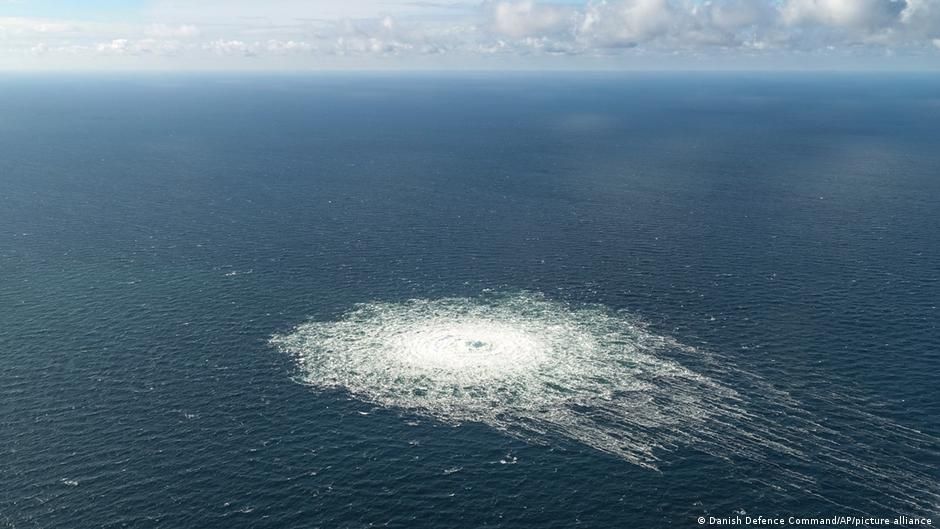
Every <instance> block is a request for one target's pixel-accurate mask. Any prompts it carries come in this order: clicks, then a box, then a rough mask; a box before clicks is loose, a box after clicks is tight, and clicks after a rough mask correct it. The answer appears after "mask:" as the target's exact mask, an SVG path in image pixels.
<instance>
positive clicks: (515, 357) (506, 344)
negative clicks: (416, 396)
mask: <svg viewBox="0 0 940 529" xmlns="http://www.w3.org/2000/svg"><path fill="white" fill-rule="evenodd" d="M389 347H390V348H391V349H392V350H391V351H390V352H391V353H392V354H393V356H395V357H397V358H398V359H399V360H400V361H401V362H403V363H407V364H410V365H412V366H415V367H419V368H424V369H432V370H452V371H463V370H472V371H474V372H475V373H476V374H489V375H492V376H499V375H501V374H504V373H506V372H509V371H518V370H520V369H528V368H532V367H534V366H536V365H538V364H539V363H541V361H542V360H543V359H544V358H545V355H546V353H547V348H548V347H549V344H548V343H546V342H545V340H543V339H541V338H540V337H539V336H538V335H537V334H536V333H533V332H531V331H529V330H527V329H525V328H524V326H521V325H513V324H508V323H501V322H495V321H486V320H469V321H452V320H431V321H427V322H422V323H420V324H418V325H416V326H415V327H414V328H412V329H408V330H405V331H403V332H401V333H400V334H398V335H397V336H396V337H395V338H394V339H393V340H392V343H390V344H389Z"/></svg>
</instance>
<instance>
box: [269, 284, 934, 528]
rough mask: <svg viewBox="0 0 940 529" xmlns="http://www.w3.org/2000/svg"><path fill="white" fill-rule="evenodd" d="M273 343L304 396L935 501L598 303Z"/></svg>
mask: <svg viewBox="0 0 940 529" xmlns="http://www.w3.org/2000/svg"><path fill="white" fill-rule="evenodd" d="M272 342H273V343H274V344H275V345H276V346H278V347H279V348H280V349H282V350H284V351H287V352H289V353H291V354H293V355H295V358H296V359H297V362H298V365H299V366H300V368H301V372H302V379H303V380H304V381H305V382H306V383H309V384H311V385H312V386H314V387H317V388H323V389H326V388H337V389H342V390H345V391H348V392H349V393H350V394H352V395H353V396H355V397H356V398H358V399H361V400H363V401H367V402H370V403H374V404H378V405H381V406H385V407H391V408H397V409H402V410H407V411H410V412H412V413H416V414H421V415H426V416H430V417H434V418H436V419H438V420H441V421H445V422H450V423H461V422H469V421H473V422H481V423H485V424H488V425H490V426H491V427H493V428H496V429H499V430H502V431H505V432H508V433H510V434H512V435H515V436H518V437H520V438H523V439H526V440H529V441H533V442H538V443H551V442H552V441H553V440H557V439H560V438H568V439H570V440H573V441H576V442H579V443H582V444H584V445H587V446H590V447H593V448H595V449H597V450H600V451H603V452H606V453H609V454H613V455H615V456H617V457H620V458H623V459H625V460H627V461H630V462H632V463H634V464H637V465H641V466H644V467H648V468H657V465H658V463H659V462H660V458H661V457H663V455H664V454H667V453H669V452H670V451H672V450H675V449H677V448H678V447H682V446H694V447H695V448H696V449H698V450H701V451H704V452H706V453H710V454H713V455H716V456H719V457H724V458H734V459H737V460H741V459H744V460H747V461H749V462H751V463H754V464H762V465H767V466H768V467H769V468H772V469H773V474H774V476H775V477H773V478H770V477H768V478H767V480H765V479H764V478H760V477H759V478H755V480H754V481H758V482H765V483H766V484H767V485H769V486H771V487H773V488H778V489H779V488H790V489H798V490H801V491H804V492H806V493H810V494H812V495H813V496H815V497H820V498H822V499H826V498H825V497H823V496H821V495H819V494H817V493H816V492H815V491H814V490H813V487H812V482H813V480H812V478H810V477H808V476H806V475H804V474H802V473H800V472H799V471H797V470H793V469H791V468H788V467H787V466H785V465H779V464H777V463H774V462H772V461H771V459H773V460H774V461H776V460H778V459H779V457H778V456H784V459H785V460H791V461H795V462H796V463H797V466H799V464H804V465H805V464H810V465H824V466H826V467H827V469H828V470H829V471H831V472H834V473H837V474H839V475H841V476H843V478H845V479H847V480H848V481H850V482H853V483H856V484H857V485H858V486H860V487H862V488H866V489H873V490H876V491H877V492H878V493H879V494H881V495H883V497H884V498H885V503H884V504H876V505H874V506H872V508H881V507H888V506H893V508H906V509H914V510H916V511H919V512H923V511H922V510H923V509H929V508H930V507H929V506H931V505H935V504H936V503H934V502H936V501H937V499H938V498H940V496H938V495H937V493H936V482H935V480H933V479H931V478H929V474H923V473H920V474H918V473H917V472H916V471H911V470H910V469H902V468H894V467H892V466H890V465H888V466H884V465H876V464H869V463H867V462H866V461H867V459H866V456H867V455H869V454H865V453H863V452H860V451H859V448H858V447H857V446H856V447H850V448H843V447H841V446H840V445H839V443H838V442H834V441H837V439H838V438H839V437H840V436H841V434H840V433H839V432H837V431H834V430H832V429H830V428H827V427H826V426H825V425H823V424H819V423H817V422H816V421H815V419H814V418H813V417H812V416H810V415H809V414H806V413H804V412H803V411H802V409H801V408H800V406H799V404H798V403H796V402H795V401H794V400H793V399H791V398H790V397H789V395H787V394H786V393H784V392H781V391H779V390H776V389H774V388H773V387H772V386H771V385H769V384H766V383H764V382H763V381H761V380H760V377H758V376H757V375H755V374H753V373H749V372H746V371H743V370H739V369H735V368H734V367H733V366H731V365H729V364H727V363H726V362H721V361H720V359H718V358H717V357H714V356H712V355H707V354H705V353H703V352H700V351H698V350H696V349H694V348H691V347H687V346H683V345H681V344H679V343H677V342H676V341H674V340H672V339H670V338H668V337H664V336H659V335H656V334H654V333H652V332H650V331H649V330H648V329H647V328H646V327H645V326H644V325H642V324H641V323H639V322H638V321H637V320H636V319H635V318H633V317H631V316H630V315H628V314H625V313H622V312H614V311H610V310H608V309H606V308H603V307H598V306H584V307H579V308H577V309H572V308H570V307H569V306H567V305H565V304H562V303H558V302H554V301H550V300H547V299H545V298H544V297H543V296H540V295H534V294H514V295H487V296H483V297H481V298H476V299H468V298H450V299H439V300H411V301H408V302H404V303H368V304H363V305H359V306H357V308H355V309H354V310H352V311H351V312H348V313H347V314H346V315H345V316H344V317H343V318H342V319H340V320H338V321H312V322H308V323H304V324H302V325H300V326H298V327H297V328H296V329H294V331H293V332H291V333H289V334H285V335H276V336H274V337H273V338H272ZM680 359H686V360H687V361H684V363H685V364H687V365H696V366H698V367H697V371H693V370H692V369H690V368H688V367H685V366H684V365H683V363H680ZM831 398H839V399H842V400H846V399H844V398H842V397H831ZM846 402H848V401H847V400H846ZM846 402H842V403H836V404H837V405H838V406H839V408H840V409H841V410H842V412H843V413H853V414H856V415H857V416H858V417H857V420H858V421H859V422H860V424H866V425H868V426H869V428H878V429H880V430H879V431H880V432H881V435H883V436H884V438H887V439H889V440H890V441H891V443H901V444H903V445H904V446H906V447H914V448H916V447H918V446H928V445H930V444H931V443H933V442H934V441H935V439H933V438H930V437H929V436H925V435H922V434H920V433H918V432H912V431H907V430H904V429H903V428H901V427H898V426H896V425H893V424H891V423H889V422H888V421H884V420H880V419H877V418H875V417H873V416H870V415H868V414H866V413H865V412H864V411H863V410H862V409H860V408H858V407H857V406H855V407H852V405H851V404H846ZM756 408H760V409H763V410H770V411H771V413H770V414H769V415H768V414H766V413H765V414H757V413H756V412H755V411H754V409H756ZM934 446H935V445H934ZM863 448H864V447H863ZM808 454H811V455H808ZM780 480H783V482H780ZM847 507H852V506H847ZM856 510H859V509H856Z"/></svg>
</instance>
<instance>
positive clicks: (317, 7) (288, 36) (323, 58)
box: [0, 0, 940, 70]
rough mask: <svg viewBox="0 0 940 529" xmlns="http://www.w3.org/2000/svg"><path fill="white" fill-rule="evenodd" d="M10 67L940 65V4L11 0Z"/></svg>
mask: <svg viewBox="0 0 940 529" xmlns="http://www.w3.org/2000/svg"><path fill="white" fill-rule="evenodd" d="M0 69H7V70H83V69H87V70H102V69H104V70H112V69H113V70H141V69H157V70H177V69H178V70H206V69H226V70H242V69H244V70H317V69H614V70H619V69H624V70H629V69H706V70H708V69H760V70H773V69H788V70H789V69H863V70H869V69H873V70H880V69H885V70H937V69H940V0H345V1H337V0H266V1H257V0H198V1H193V0H88V1H82V2H78V1H76V0H0Z"/></svg>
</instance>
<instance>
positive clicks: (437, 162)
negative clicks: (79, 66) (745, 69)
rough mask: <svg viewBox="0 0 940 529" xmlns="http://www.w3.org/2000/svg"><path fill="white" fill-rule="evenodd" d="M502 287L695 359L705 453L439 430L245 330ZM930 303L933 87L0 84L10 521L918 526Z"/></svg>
mask: <svg viewBox="0 0 940 529" xmlns="http://www.w3.org/2000/svg"><path fill="white" fill-rule="evenodd" d="M519 293H524V294H521V295H524V296H534V297H538V298H539V299H545V300H547V301H549V302H551V303H557V304H558V306H564V307H568V308H569V309H570V310H571V311H578V310H580V307H585V306H591V307H595V309H596V308H597V307H603V309H596V310H609V311H611V314H615V313H616V314H629V315H630V318H631V319H635V320H642V321H644V322H646V324H647V325H648V327H647V328H648V330H649V332H651V333H653V334H655V335H657V336H668V337H670V338H672V339H674V340H676V341H677V342H679V343H681V344H684V345H686V346H688V347H689V348H694V351H691V352H690V351H686V352H680V351H679V350H678V349H675V350H673V349H669V350H664V351H662V352H661V353H660V354H661V355H664V356H666V357H670V358H669V360H670V361H674V362H676V363H677V364H679V365H682V366H684V367H687V368H689V369H691V370H692V371H695V372H697V373H702V374H703V376H707V377H709V378H710V379H712V380H716V381H719V382H720V383H721V384H722V385H723V386H725V387H729V388H733V389H734V390H735V391H736V392H737V393H738V395H737V396H736V397H727V398H728V399H730V401H734V402H733V403H732V404H733V405H734V406H735V407H736V409H740V410H742V411H743V412H744V415H740V416H737V417H736V418H733V420H729V419H728V418H727V417H725V418H724V419H722V418H721V417H719V418H718V419H716V421H719V422H721V421H724V424H718V423H717V422H714V421H713V422H709V421H708V420H706V421H705V422H704V423H702V424H701V425H699V426H696V427H695V429H696V430H699V429H700V430H701V431H703V432H717V433H718V434H720V435H721V436H727V443H728V447H729V448H730V450H729V451H730V452H731V453H730V454H722V453H720V452H719V451H717V450H715V449H714V446H715V443H718V444H720V443H721V440H720V439H718V440H717V441H716V440H715V439H712V445H711V446H709V445H707V444H700V443H696V442H694V441H690V442H687V443H674V444H673V445H670V446H663V447H660V448H659V449H657V455H658V463H657V464H656V465H655V467H656V468H655V469H654V468H647V467H644V466H641V465H636V464H633V463H631V462H630V461H627V460H624V459H623V458H620V457H617V456H616V455H614V454H611V453H606V452H603V451H600V450H597V449H596V448H594V447H592V446H590V445H589V444H585V443H581V442H579V441H578V439H579V436H580V434H579V433H578V432H577V431H570V432H567V433H566V434H565V435H559V436H555V437H551V436H550V437H551V439H550V440H549V441H548V442H534V441H527V440H526V439H525V438H524V436H522V437H520V436H518V435H510V434H509V433H507V432H505V431H502V430H501V429H500V428H494V427H492V425H489V424H483V423H476V422H473V421H468V422H462V423H461V424H459V425H457V424H453V423H451V422H445V421H439V420H435V418H434V416H433V415H431V416H429V415H428V414H422V413H418V412H415V411H409V410H402V409H395V408H394V407H388V406H381V405H377V404H376V403H375V402H368V401H365V400H364V399H362V398H355V396H352V395H350V394H349V393H348V392H346V391H343V390H342V388H334V389H323V388H318V387H312V386H311V385H309V384H303V383H301V379H302V378H303V376H302V373H301V372H300V371H301V370H300V368H299V367H298V364H297V362H296V359H295V358H294V357H292V356H291V355H288V354H285V353H284V352H283V351H280V350H278V349H277V348H276V347H274V346H273V345H272V344H271V342H270V339H271V337H272V336H273V335H275V334H279V333H290V332H291V330H292V329H293V328H294V327H295V326H296V325H298V324H300V323H303V322H305V321H308V320H310V319H313V320H316V321H322V322H330V321H339V320H342V319H343V318H344V316H343V315H344V314H345V313H346V312H347V311H349V310H351V309H352V308H354V306H356V304H358V303H368V302H382V303H389V304H396V303H402V302H404V301H406V300H409V299H413V298H417V299H427V300H437V299H441V298H453V297H460V298H467V299H469V300H471V301H468V303H470V302H472V300H475V299H484V298H486V297H487V296H497V297H498V296H517V295H520V294H519ZM938 305H940V78H937V77H936V76H932V77H931V76H914V75H907V76H904V75H890V76H873V75H872V76H863V75H808V74H807V75H745V74H737V75H723V76H718V75H704V74H698V75H686V74H682V75H680V74H662V75H641V74H634V75H599V74H592V75H584V74H557V75H556V74H553V75H535V74H531V75H492V74H469V73H468V74H460V75H450V76H432V75H418V74H407V75H406V74H388V75H373V74H368V75H367V74H350V75H332V74H330V75H327V74H324V75H319V76H309V77H302V76H267V77H265V76H236V75H216V76H181V75H174V76H161V75H146V76H139V77H109V76H106V75H97V76H77V75H76V76H25V75H7V76H4V77H0V528H4V529H12V528H40V527H41V528H73V527H81V528H86V527H88V528H92V527H95V528H96V527H200V528H237V527H257V528H262V527H278V528H281V527H298V528H300V527H304V528H309V527H322V528H340V527H349V528H365V527H374V526H387V527H409V528H410V527H414V528H435V529H437V528H448V527H453V528H469V527H504V528H538V529H548V528H571V527H592V528H593V527H597V528H616V527H692V526H696V525H697V524H696V521H695V520H696V518H697V517H699V516H724V517H728V516H735V513H738V514H743V513H746V514H747V515H753V516H757V515H763V516H790V515H797V516H802V517H811V516H832V515H862V514H868V515H873V516H890V517H894V516H897V515H907V516H922V517H933V523H934V525H936V524H937V523H938V514H940V506H938V504H940V500H938V498H940V495H938V491H940V444H938V439H940V389H938V387H940V386H938V384H937V373H938V370H940V329H938V323H940V310H938ZM618 311H619V312H618ZM587 331H588V332H590V331H591V330H590V329H587ZM614 360H615V359H612V360H611V361H614ZM665 384H666V385H665V386H664V388H665V389H669V386H668V382H667V383H665ZM702 398H703V399H706V398H717V397H715V396H713V395H709V396H706V395H703V396H702ZM722 398H724V397H722ZM696 399H697V397H695V396H694V394H693V397H691V398H690V400H689V402H688V404H689V405H690V406H692V405H695V404H696V403H695V402H693V401H695V400H696ZM648 405H649V406H671V405H672V404H670V403H669V402H652V403H649V404H648ZM575 412H576V413H583V414H584V415H585V416H588V415H590V414H591V409H590V406H589V405H585V406H583V407H581V408H577V407H576V408H575ZM508 420H510V421H511V420H512V417H510V418H509V419H508ZM668 428H669V427H667V429H668ZM675 429H676V430H677V431H675V432H673V434H675V435H685V434H695V435H697V434H698V433H700V432H682V431H678V430H681V429H682V428H681V427H676V428H675ZM622 433H623V435H624V436H626V437H628V438H629V437H630V436H631V435H632V434H639V433H640V432H631V431H630V429H629V428H626V429H625V430H624V431H623V432H622ZM675 435H674V436H675ZM695 435H693V437H694V436H695ZM716 435H717V434H716ZM674 436H673V437H674ZM673 437H670V439H672V438H673ZM746 443H749V444H747V446H749V447H751V450H752V452H750V453H746V454H744V453H741V454H735V453H734V452H735V450H736V447H738V446H739V445H740V446H744V445H745V444H746Z"/></svg>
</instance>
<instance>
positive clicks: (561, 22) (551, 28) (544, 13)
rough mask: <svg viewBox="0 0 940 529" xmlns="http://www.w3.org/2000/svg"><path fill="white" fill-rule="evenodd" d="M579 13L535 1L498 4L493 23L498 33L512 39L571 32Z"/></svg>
mask: <svg viewBox="0 0 940 529" xmlns="http://www.w3.org/2000/svg"><path fill="white" fill-rule="evenodd" d="M576 17H577V12H576V11H575V10H574V9H573V8H571V7H567V6H560V5H555V4H539V3H536V2H534V1H533V0H523V1H521V2H497V3H496V4H495V5H493V22H494V25H495V29H496V31H497V32H499V33H501V34H503V35H507V36H510V37H529V36H533V35H544V34H546V33H555V32H559V31H565V30H570V29H571V28H572V27H573V23H574V22H575V20H576Z"/></svg>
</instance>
